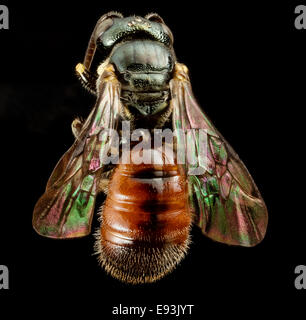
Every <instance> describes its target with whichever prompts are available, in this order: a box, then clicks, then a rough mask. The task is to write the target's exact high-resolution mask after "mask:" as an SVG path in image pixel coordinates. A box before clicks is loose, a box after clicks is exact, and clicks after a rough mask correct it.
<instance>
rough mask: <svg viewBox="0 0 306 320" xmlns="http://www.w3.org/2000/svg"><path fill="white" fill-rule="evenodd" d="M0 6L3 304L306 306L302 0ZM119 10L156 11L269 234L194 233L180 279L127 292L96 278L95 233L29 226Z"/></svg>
mask: <svg viewBox="0 0 306 320" xmlns="http://www.w3.org/2000/svg"><path fill="white" fill-rule="evenodd" d="M112 2H113V3H112ZM284 3H286V2H284ZM2 4H6V5H7V6H8V7H9V10H10V29H9V30H0V116H1V140H0V141H1V142H0V143H1V160H2V161H1V175H0V185H1V198H0V199H1V202H0V203H1V205H0V228H1V229H0V264H5V265H7V266H8V267H9V270H10V290H8V291H5V292H4V291H3V290H1V292H0V306H1V308H2V307H3V306H4V304H5V305H7V303H6V302H5V299H6V300H8V301H10V302H13V304H12V306H15V307H11V311H12V312H14V311H20V310H22V311H23V312H24V314H25V313H29V314H32V315H33V316H35V315H38V314H39V315H40V316H44V315H50V314H54V315H57V316H63V315H64V313H65V314H68V315H71V316H72V315H73V314H75V312H77V313H81V312H86V313H87V317H88V318H89V317H90V316H91V313H97V315H98V316H99V318H102V319H127V318H128V317H125V316H121V317H120V316H117V317H116V316H112V315H111V311H112V308H113V307H115V306H118V305H119V304H120V303H121V304H124V305H133V306H137V305H142V306H147V307H150V306H154V305H155V304H183V305H184V304H194V305H195V307H194V310H193V314H192V316H189V317H188V316H182V317H179V319H189V318H190V319H191V318H192V319H204V318H205V317H208V316H209V314H210V313H211V312H212V313H213V315H214V316H215V317H217V318H219V317H221V315H223V316H227V317H228V316H230V315H231V316H235V317H240V316H243V317H249V316H251V315H254V314H256V315H259V316H263V315H264V314H266V312H270V313H272V314H274V313H276V312H279V311H281V312H282V311H284V310H285V309H288V310H290V312H295V311H298V310H300V309H302V308H303V305H302V301H303V300H302V298H304V299H305V295H304V297H303V294H304V293H305V291H304V292H303V290H300V291H299V290H296V289H295V287H294V279H295V276H296V275H295V274H294V269H295V267H296V266H297V265H300V264H304V265H305V264H306V257H305V249H306V233H305V222H306V219H305V214H306V213H305V210H304V207H303V202H304V198H305V196H304V187H303V180H302V179H303V175H304V162H305V155H304V153H303V151H304V148H305V142H304V141H303V140H302V132H303V128H304V116H303V108H304V102H305V94H304V92H305V79H306V73H305V71H306V67H305V66H306V63H305V61H306V58H305V57H306V47H305V40H306V30H296V29H295V28H294V19H295V14H294V8H295V6H296V5H297V4H302V1H301V3H299V2H297V3H294V1H290V2H289V1H288V4H287V5H282V6H281V5H280V4H279V3H277V2H276V3H275V4H273V3H272V2H269V4H268V3H267V1H262V3H260V2H258V1H256V2H255V1H254V2H245V1H244V2H242V1H241V2H237V1H235V2H234V1H231V2H230V1H227V2H225V1H224V3H222V2H221V1H205V2H204V3H202V4H201V5H200V4H198V3H197V2H192V1H187V2H182V3H179V2H173V3H171V2H166V1H163V2H156V1H155V2H154V3H153V2H151V1H146V2H145V1H143V2H140V3H137V2H129V1H125V2H122V4H120V2H118V1H116V2H114V1H109V2H108V3H107V2H106V1H104V2H102V1H101V2H91V1H80V2H75V3H71V4H70V5H68V4H67V3H66V4H65V6H64V1H62V2H53V1H52V2H39V3H34V2H29V1H27V2H26V3H24V4H21V3H19V4H17V3H16V2H15V3H13V2H11V1H9V2H6V3H5V2H2ZM110 10H117V11H120V12H122V13H123V14H124V15H126V16H127V15H130V14H138V15H145V14H146V13H149V12H152V11H153V12H157V13H159V14H160V15H161V16H162V17H163V18H164V20H165V22H166V23H167V24H168V26H169V27H170V29H171V30H172V32H173V34H174V38H175V43H174V47H175V50H176V54H177V57H178V60H179V61H181V62H183V63H185V64H186V65H187V66H188V68H189V70H190V74H191V81H192V84H193V89H194V92H195V95H196V97H197V98H198V101H199V102H200V104H201V106H202V107H203V109H204V110H205V112H206V113H207V114H208V116H209V117H210V118H211V119H212V120H213V122H214V124H215V125H216V127H217V128H218V129H219V130H220V132H221V133H222V134H223V135H224V136H225V137H226V138H227V140H228V141H229V142H230V143H231V145H232V146H233V148H234V149H235V150H236V152H237V153H238V154H239V155H240V157H241V159H242V160H243V161H244V163H245V164H246V166H247V167H248V169H249V171H250V173H251V174H252V176H253V178H254V180H255V181H256V183H257V186H258V187H259V189H260V191H261V193H262V195H263V197H264V199H265V201H266V204H267V207H268V210H269V217H270V219H269V226H268V231H267V235H266V238H265V239H264V241H263V242H262V243H261V244H259V245H258V246H256V247H254V248H238V247H228V246H226V245H222V244H218V243H215V242H212V241H210V240H209V239H206V238H205V237H204V236H202V235H201V233H200V231H199V230H197V229H196V228H194V229H193V230H192V239H193V243H192V245H191V249H190V251H189V254H188V256H187V257H186V259H185V260H184V261H183V262H182V263H181V264H180V266H179V267H178V268H177V269H176V270H175V271H174V272H173V273H172V274H171V275H169V276H167V277H166V278H164V279H162V280H161V281H159V282H157V283H155V284H150V285H141V286H129V285H125V284H122V283H120V282H118V281H117V280H114V279H112V278H110V277H109V276H107V275H106V274H105V273H104V271H102V270H101V269H100V267H99V266H98V264H97V261H96V257H95V256H93V255H92V253H93V243H94V238H93V236H89V237H86V238H83V239H78V240H71V241H56V240H50V239H45V238H42V237H40V236H39V235H37V234H36V233H35V232H34V230H33V229H32V226H31V219H32V211H33V207H34V205H35V203H36V201H37V200H38V198H39V196H40V195H41V194H42V193H43V191H44V188H45V185H46V182H47V179H48V177H49V175H50V174H51V171H52V169H53V168H54V166H55V164H56V162H57V161H58V159H59V158H60V157H61V155H62V154H63V153H64V152H65V151H66V150H67V149H68V148H69V147H70V145H71V144H72V142H73V137H72V134H71V129H70V124H71V121H72V120H73V118H74V117H76V116H80V115H81V116H82V115H83V116H86V115H87V114H88V113H89V110H90V108H91V107H92V106H93V103H94V98H93V97H91V96H90V95H89V94H88V93H87V92H85V91H84V90H83V89H82V88H81V86H80V84H79V82H78V80H77V79H76V77H75V76H74V67H75V65H76V64H77V63H78V62H81V61H82V60H83V56H84V53H85V49H86V46H87V42H88V40H89V37H90V34H91V32H92V29H93V27H94V25H95V23H96V21H97V19H98V18H99V17H100V15H102V14H103V13H106V12H108V11H110ZM97 225H98V224H97V223H96V222H95V223H94V227H96V226H97ZM2 303H3V304H2ZM1 304H2V305H1ZM17 306H20V309H19V307H17ZM38 307H43V308H44V310H45V311H44V313H38ZM18 309H19V310H18ZM97 315H95V316H97ZM147 318H149V317H147ZM172 318H173V319H174V318H175V317H170V316H155V317H153V319H172ZM134 319H137V317H134Z"/></svg>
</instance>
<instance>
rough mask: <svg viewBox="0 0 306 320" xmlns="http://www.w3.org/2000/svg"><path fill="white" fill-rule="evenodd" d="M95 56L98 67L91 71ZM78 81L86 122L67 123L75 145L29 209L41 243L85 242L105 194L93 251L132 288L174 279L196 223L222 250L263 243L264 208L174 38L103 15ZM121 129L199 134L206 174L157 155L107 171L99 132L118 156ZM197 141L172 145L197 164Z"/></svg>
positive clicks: (149, 18) (141, 20)
mask: <svg viewBox="0 0 306 320" xmlns="http://www.w3.org/2000/svg"><path fill="white" fill-rule="evenodd" d="M96 53H99V54H100V56H101V55H102V58H101V57H100V60H99V61H98V64H97V65H96V67H95V68H93V65H94V63H93V61H94V59H95V58H96V57H97V54H96ZM101 61H102V62H101ZM93 69H94V71H93ZM76 73H77V75H78V77H79V79H80V81H81V82H82V84H83V85H84V87H85V88H86V89H87V90H89V91H90V92H91V93H92V94H94V95H96V103H95V106H94V107H93V109H92V111H91V112H90V114H89V116H88V118H87V119H86V120H85V121H81V120H80V119H75V120H74V121H73V122H72V131H73V134H74V136H75V141H74V143H73V145H72V146H71V148H70V149H69V150H68V151H67V152H66V153H65V154H64V155H63V157H62V158H61V159H60V161H59V162H58V164H57V165H56V167H55V169H54V171H53V173H52V175H51V177H50V178H49V181H48V183H47V187H46V191H45V193H44V194H43V195H42V196H41V198H40V199H39V200H38V202H37V204H36V206H35V208H34V213H33V227H34V229H35V230H36V231H37V232H38V233H39V234H40V235H42V236H45V237H49V238H57V239H66V238H77V237H83V236H86V235H88V234H90V233H91V224H92V219H93V214H94V211H95V205H96V197H97V195H98V194H100V193H105V195H106V199H105V201H104V204H102V205H101V206H100V209H99V210H98V211H99V214H100V221H101V227H100V228H99V230H98V231H97V233H96V244H95V250H96V253H97V255H98V259H99V263H100V264H101V266H102V267H103V268H104V269H105V270H106V271H107V272H108V273H109V274H110V275H111V276H113V277H114V278H116V279H119V280H121V281H123V282H126V283H132V284H138V283H149V282H154V281H156V280H159V279H161V278H162V277H164V276H165V275H166V274H169V273H170V272H172V271H173V270H174V269H175V267H176V266H177V265H178V264H179V263H180V262H181V260H182V259H183V258H184V257H185V255H186V253H187V251H188V247H189V244H190V229H191V226H192V225H193V224H194V225H197V226H199V227H200V229H201V230H202V232H203V234H204V235H205V236H207V237H209V238H211V239H212V240H215V241H218V242H222V243H226V244H228V245H239V246H246V247H251V246H254V245H256V244H258V243H259V242H260V241H261V240H262V239H263V238H264V236H265V232H266V228H267V222H268V214H267V208H266V206H265V203H264V201H263V199H262V197H261V195H260V193H259V191H258V189H257V187H256V185H255V183H254V181H253V179H252V177H251V176H250V174H249V172H248V171H247V169H246V167H245V166H244V164H243V163H242V161H241V160H240V159H239V157H238V155H237V154H236V153H235V152H234V150H233V149H232V148H231V146H230V145H229V144H228V143H227V142H226V141H225V139H224V138H223V137H222V135H221V134H220V133H219V132H218V130H217V129H216V128H215V127H214V125H213V124H212V122H211V121H210V120H209V119H208V117H207V116H206V114H205V113H204V112H203V111H202V109H201V108H200V106H199V105H198V103H197V101H196V99H195V97H194V94H193V92H192V87H191V83H190V78H189V75H188V69H187V67H186V66H185V65H184V64H182V63H179V62H178V61H177V58H176V55H175V52H174V49H173V35H172V33H171V31H170V29H169V28H168V27H167V25H166V24H165V22H164V21H163V19H162V18H161V17H160V16H159V15H158V14H155V13H152V14H148V15H146V16H145V17H140V16H129V17H123V16H122V15H121V14H120V13H117V12H109V13H107V14H105V15H103V16H102V17H101V18H100V19H99V20H98V22H97V24H96V26H95V28H94V30H93V33H92V35H91V38H90V41H89V44H88V48H87V50H86V54H85V58H84V61H83V63H79V64H78V65H77V66H76ZM124 121H129V122H130V123H131V128H133V129H137V128H142V129H146V130H149V131H150V132H152V130H155V129H163V128H171V129H173V130H182V131H183V132H186V131H187V130H191V131H192V130H199V129H202V130H205V132H206V133H207V141H206V142H207V154H206V161H205V162H203V163H202V162H201V159H200V162H201V163H202V164H201V165H202V169H203V170H202V172H201V173H200V174H192V173H191V174H190V168H191V165H188V164H187V165H183V164H181V163H179V161H178V160H177V158H175V159H174V161H173V162H172V163H170V162H167V161H165V158H166V157H165V155H164V153H163V152H159V153H158V152H157V153H158V156H159V157H160V163H159V164H152V163H135V162H134V163H123V162H119V163H117V164H110V163H108V164H106V163H105V161H103V160H104V159H105V155H106V153H107V152H108V151H106V150H109V147H110V145H111V143H112V138H110V137H109V136H107V135H104V134H102V133H103V132H104V131H105V130H106V129H109V130H114V131H115V132H118V133H119V136H120V148H119V155H118V157H120V156H121V157H122V150H123V148H124V147H125V146H126V145H127V144H128V141H127V140H126V139H123V138H122V137H123V130H120V124H122V123H123V122H124ZM201 141H202V140H201V139H200V137H199V135H197V134H192V135H190V137H189V139H187V140H186V139H176V146H177V148H178V147H183V150H184V152H185V153H188V151H187V150H188V146H187V144H188V143H190V142H192V143H194V145H195V146H196V147H195V148H193V149H192V150H191V152H192V153H194V154H195V155H196V156H197V157H198V158H199V157H201V156H200V153H199V150H198V148H199V146H200V145H201V143H202V142H201ZM150 148H151V147H150ZM150 148H149V149H150ZM150 150H151V149H150ZM128 155H129V156H131V157H133V156H134V155H135V150H134V149H133V150H132V151H130V152H129V153H128ZM191 172H192V171H191Z"/></svg>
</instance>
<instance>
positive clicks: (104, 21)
mask: <svg viewBox="0 0 306 320" xmlns="http://www.w3.org/2000/svg"><path fill="white" fill-rule="evenodd" d="M115 18H119V19H122V18H123V15H122V14H121V13H119V12H115V11H111V12H108V13H106V14H105V15H103V16H102V17H101V18H100V19H99V21H98V23H97V26H96V31H95V34H96V38H99V37H100V36H101V35H102V33H104V32H105V31H106V30H108V29H109V28H110V27H111V26H112V25H113V23H114V19H115Z"/></svg>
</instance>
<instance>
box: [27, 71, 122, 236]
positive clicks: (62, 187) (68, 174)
mask: <svg viewBox="0 0 306 320" xmlns="http://www.w3.org/2000/svg"><path fill="white" fill-rule="evenodd" d="M99 88H100V89H99V95H98V98H97V102H96V104H95V107H94V108H93V110H92V111H91V113H90V115H89V116H88V118H87V120H86V121H85V123H84V125H83V128H82V130H81V132H80V135H79V137H77V138H76V140H75V142H74V144H73V145H72V146H71V148H70V149H69V150H68V151H67V152H66V153H65V154H64V155H63V157H62V158H61V159H60V161H59V162H58V164H57V165H56V167H55V169H54V170H53V173H52V175H51V177H50V178H49V181H48V184H47V187H46V191H45V193H44V194H43V195H42V196H41V198H40V199H39V200H38V202H37V203H36V206H35V208H34V213H33V227H34V229H35V230H36V231H37V232H38V233H39V234H41V235H43V236H46V237H50V238H75V237H82V236H85V235H87V234H89V233H90V229H91V221H92V215H93V211H94V206H95V199H96V193H97V180H98V179H99V173H100V172H101V170H100V169H102V168H103V158H104V157H105V155H106V154H105V152H107V150H108V147H109V145H110V144H111V143H112V141H111V139H112V138H110V137H111V135H108V134H107V131H105V130H104V129H115V130H116V129H117V126H118V121H119V110H120V83H119V82H118V80H117V79H116V77H115V75H114V72H113V69H112V65H109V66H108V67H107V68H105V71H104V73H103V74H102V75H101V78H100V83H99Z"/></svg>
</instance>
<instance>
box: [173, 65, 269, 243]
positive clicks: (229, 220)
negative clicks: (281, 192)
mask: <svg viewBox="0 0 306 320" xmlns="http://www.w3.org/2000/svg"><path fill="white" fill-rule="evenodd" d="M170 90H171V96H172V100H171V103H172V107H173V126H174V128H175V129H176V130H178V129H180V130H182V131H183V132H186V131H188V129H189V131H191V135H189V136H188V138H183V139H180V140H181V141H178V144H180V145H183V148H184V150H187V148H188V143H189V144H192V145H194V146H195V147H194V148H193V149H192V150H193V151H192V152H193V155H194V157H195V158H197V160H198V161H197V165H198V168H200V169H202V171H201V170H200V171H201V173H200V174H189V175H188V184H189V191H190V206H191V209H192V211H194V212H196V215H197V219H196V221H195V223H196V224H197V225H198V226H199V227H200V228H201V230H202V232H203V233H204V234H205V235H207V236H208V237H209V238H211V239H213V240H216V241H219V242H223V243H227V244H231V245H241V246H254V245H256V244H257V243H259V242H260V241H261V240H262V239H263V238H264V236H265V232H266V228H267V223H268V213H267V208H266V206H265V203H264V201H263V199H262V197H261V195H260V193H259V191H258V189H257V187H256V185H255V183H254V181H253V179H252V177H251V176H250V174H249V172H248V171H247V169H246V167H245V166H244V164H243V163H242V161H241V160H240V159H239V157H238V155H237V154H236V153H235V152H234V150H233V149H232V148H231V146H230V145H229V144H228V143H227V142H226V141H225V139H224V138H223V137H222V135H221V134H220V133H219V132H218V131H217V130H216V128H215V127H214V126H213V124H212V123H211V121H210V120H209V119H208V118H207V116H206V115H205V113H203V111H202V110H201V108H200V107H199V105H198V104H197V102H196V100H195V98H194V95H193V93H192V89H191V84H190V81H189V77H188V70H187V68H186V66H184V65H182V64H177V65H176V69H175V74H174V78H173V79H172V80H171V81H170ZM190 129H203V130H204V131H205V133H206V140H205V139H204V140H203V141H205V143H206V145H205V150H206V151H205V155H206V159H205V161H203V159H202V158H201V151H200V147H201V146H202V145H201V143H203V141H202V142H201V141H200V138H199V134H197V130H190ZM193 167H194V164H187V166H185V168H186V170H187V171H188V172H189V173H190V172H192V171H190V169H194V168H193Z"/></svg>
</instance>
